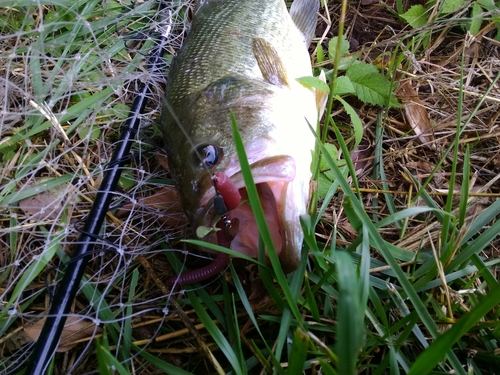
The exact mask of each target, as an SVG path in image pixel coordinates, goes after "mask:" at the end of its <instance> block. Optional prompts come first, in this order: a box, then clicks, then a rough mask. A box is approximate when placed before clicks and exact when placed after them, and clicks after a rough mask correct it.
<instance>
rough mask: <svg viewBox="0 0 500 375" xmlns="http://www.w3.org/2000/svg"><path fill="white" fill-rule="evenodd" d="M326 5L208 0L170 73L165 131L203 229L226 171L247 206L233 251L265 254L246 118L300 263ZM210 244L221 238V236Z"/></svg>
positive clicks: (287, 264)
mask: <svg viewBox="0 0 500 375" xmlns="http://www.w3.org/2000/svg"><path fill="white" fill-rule="evenodd" d="M318 8H319V0H295V2H294V3H293V5H292V8H291V11H290V14H289V12H288V11H287V9H286V6H285V3H284V1H282V0H204V1H200V2H199V3H198V6H197V8H196V10H195V15H194V18H193V22H192V26H191V30H190V32H189V33H188V35H187V37H186V39H185V42H184V44H183V46H182V48H181V49H180V50H179V52H178V53H177V55H176V57H175V58H174V61H173V62H172V65H171V67H170V70H169V74H168V79H167V88H166V101H165V106H164V111H163V118H162V122H163V126H164V132H165V137H166V141H165V143H166V149H167V154H168V157H169V166H170V170H171V173H172V176H173V178H174V180H175V182H176V186H177V188H178V190H179V192H180V194H181V197H182V204H183V207H184V210H185V211H186V213H187V215H188V217H189V219H190V220H191V223H192V225H193V227H194V229H197V228H199V227H213V226H214V225H215V221H216V220H217V218H216V217H217V213H216V212H215V209H214V208H213V197H214V195H215V194H216V191H215V189H214V182H213V180H212V176H213V175H214V173H215V172H222V173H224V174H225V175H226V176H228V177H229V178H230V180H231V182H232V183H233V184H234V185H236V187H237V188H238V189H239V190H240V193H241V196H242V202H243V203H241V204H240V205H239V207H238V208H236V209H235V210H233V211H232V212H231V217H232V218H233V219H234V218H236V219H237V223H238V225H237V228H235V233H233V235H232V237H233V238H232V241H231V248H232V249H233V250H235V251H237V252H240V253H242V254H245V255H248V256H250V257H257V252H258V242H259V241H258V239H259V235H258V229H257V226H256V223H255V220H254V218H253V214H252V210H251V208H250V206H249V204H248V203H247V202H246V197H247V195H246V191H245V186H244V182H243V177H242V175H241V168H240V164H239V161H238V158H237V155H236V150H235V146H234V142H233V134H232V125H231V117H230V116H231V115H230V114H231V112H232V113H233V114H234V117H235V119H236V122H237V125H238V129H239V132H240V135H241V137H242V140H243V143H244V145H245V151H246V154H247V157H248V160H249V163H250V166H251V169H252V175H253V178H254V180H255V183H256V186H257V190H258V192H259V196H260V200H261V203H262V206H263V208H264V212H265V215H266V220H267V223H268V226H269V229H270V232H271V236H272V238H273V243H274V245H275V248H276V251H277V253H278V255H279V257H280V261H281V263H282V266H283V268H284V270H285V271H291V270H293V269H294V268H296V266H297V265H298V262H299V260H300V252H301V248H302V240H303V233H302V229H301V225H300V219H299V218H300V215H303V214H305V213H306V209H307V201H308V197H309V182H310V177H311V172H310V165H311V159H312V151H313V148H314V143H315V138H314V136H313V134H312V132H311V131H310V129H309V126H308V123H309V124H310V125H312V126H314V125H315V124H316V122H317V116H318V110H317V108H316V99H315V93H314V90H313V89H311V88H308V87H305V86H303V85H302V84H300V83H299V82H298V81H297V80H296V79H297V78H299V77H304V76H310V75H311V74H312V72H311V62H310V56H309V54H308V51H307V47H308V45H309V43H310V40H311V38H312V35H313V33H314V29H315V26H316V20H317V11H318ZM207 239H209V240H211V241H215V235H214V234H213V233H212V234H210V235H208V236H207Z"/></svg>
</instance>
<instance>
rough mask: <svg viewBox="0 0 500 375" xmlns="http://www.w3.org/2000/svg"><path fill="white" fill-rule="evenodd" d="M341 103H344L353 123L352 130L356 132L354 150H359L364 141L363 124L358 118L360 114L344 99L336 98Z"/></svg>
mask: <svg viewBox="0 0 500 375" xmlns="http://www.w3.org/2000/svg"><path fill="white" fill-rule="evenodd" d="M336 99H337V100H338V101H339V102H341V103H342V105H343V106H344V109H345V111H346V112H347V114H348V115H349V117H350V119H351V122H352V129H353V130H354V139H355V143H354V147H353V148H352V149H356V148H358V146H359V144H360V143H361V140H362V139H363V123H362V122H361V119H360V118H359V116H358V113H357V112H356V110H355V109H354V108H353V107H351V105H350V104H349V103H347V102H346V101H345V100H344V99H342V98H340V97H337V98H336Z"/></svg>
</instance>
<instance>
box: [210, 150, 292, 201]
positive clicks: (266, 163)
mask: <svg viewBox="0 0 500 375" xmlns="http://www.w3.org/2000/svg"><path fill="white" fill-rule="evenodd" d="M295 168H296V167H295V159H294V158H293V157H291V156H288V155H275V156H269V157H267V158H264V159H260V160H258V161H256V162H254V163H252V164H251V165H250V170H251V171H252V177H253V180H254V183H255V185H258V184H261V183H266V182H267V183H271V182H290V181H292V180H293V179H294V178H295ZM228 177H229V178H230V179H231V182H232V183H233V184H234V185H235V187H236V188H237V189H242V188H245V181H244V178H243V173H242V171H241V169H238V170H236V171H234V173H233V174H231V175H228ZM214 195H215V188H214V187H213V186H212V187H211V188H210V189H208V190H207V192H206V193H205V194H204V195H203V198H202V199H201V202H200V206H201V207H204V206H206V205H207V204H209V202H210V201H213V197H214Z"/></svg>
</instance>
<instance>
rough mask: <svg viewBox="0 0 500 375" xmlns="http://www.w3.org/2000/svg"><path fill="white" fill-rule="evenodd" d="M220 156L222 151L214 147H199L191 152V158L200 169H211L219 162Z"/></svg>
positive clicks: (205, 145) (204, 145)
mask: <svg viewBox="0 0 500 375" xmlns="http://www.w3.org/2000/svg"><path fill="white" fill-rule="evenodd" d="M221 155H222V149H221V148H220V147H219V146H215V145H207V144H203V145H199V146H196V147H195V148H194V149H193V151H192V157H193V160H194V161H195V163H196V164H199V166H200V168H213V167H214V166H215V165H217V163H218V162H219V158H220V156H221Z"/></svg>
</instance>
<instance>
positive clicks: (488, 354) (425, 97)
mask: <svg viewBox="0 0 500 375" xmlns="http://www.w3.org/2000/svg"><path fill="white" fill-rule="evenodd" d="M171 5H172V14H171V19H172V20H173V21H174V22H173V27H172V31H171V35H172V36H171V40H170V47H169V52H170V53H173V51H175V50H176V49H178V48H179V46H180V44H181V42H182V36H183V33H184V31H185V24H186V20H187V19H188V18H189V16H190V14H191V10H189V9H188V8H189V7H188V5H187V4H182V3H181V2H173V3H172V4H171ZM191 5H192V4H191ZM466 5H468V4H465V3H463V2H460V1H458V0H457V1H454V2H451V1H447V2H437V3H428V4H424V5H420V6H418V4H417V5H415V4H412V3H409V4H406V3H403V2H399V1H398V2H396V3H395V4H394V7H391V6H390V5H388V4H384V5H365V6H360V7H358V8H355V7H354V3H347V2H344V3H343V6H341V5H339V4H337V3H334V2H328V4H327V7H322V9H321V11H320V13H321V21H320V24H319V26H318V29H317V38H315V40H314V41H313V46H312V47H311V52H312V56H313V59H314V62H315V65H314V69H315V73H317V74H318V73H319V71H320V70H324V71H325V73H326V76H327V77H328V79H329V81H328V84H329V88H330V92H331V94H332V95H331V96H330V100H329V102H328V105H327V110H326V113H325V116H324V119H325V120H324V121H323V122H322V126H321V127H320V128H319V129H318V134H317V135H318V139H319V140H320V142H318V150H317V158H316V159H317V163H316V167H317V169H316V174H315V176H317V178H316V180H317V181H316V184H317V185H318V189H317V194H316V195H314V196H313V197H312V207H317V210H315V209H311V216H310V217H304V218H303V227H304V233H305V240H304V243H305V249H304V253H303V255H302V256H303V262H302V263H301V265H300V266H299V270H297V271H296V272H295V273H293V274H290V275H284V274H283V272H282V271H281V268H280V267H279V262H278V260H277V258H276V257H274V256H272V255H273V254H274V253H273V252H272V251H270V254H271V257H270V258H271V265H272V267H268V266H265V265H264V263H263V262H255V263H254V264H253V266H251V267H246V268H242V267H241V264H240V263H239V262H238V261H233V262H232V263H231V265H230V268H229V269H228V270H227V271H226V273H225V274H224V275H223V276H221V277H220V278H218V279H216V280H215V281H212V282H207V283H206V284H205V285H198V286H194V287H192V288H188V290H186V291H172V290H168V289H167V288H166V287H165V286H164V284H163V281H164V279H165V278H166V276H167V275H171V274H173V272H174V271H173V269H175V270H179V269H180V268H181V267H192V268H194V267H197V265H198V264H201V263H203V262H204V261H205V260H204V259H203V258H204V257H205V256H204V255H203V254H200V255H199V256H197V255H195V254H194V253H192V252H189V251H188V249H189V248H190V246H192V243H196V241H181V240H182V239H184V238H186V236H187V235H186V232H185V229H186V228H185V227H186V223H185V220H184V219H183V218H182V215H180V214H179V209H178V207H177V206H176V204H175V202H165V200H163V199H156V200H155V199H153V203H152V204H151V201H149V203H148V201H147V200H144V199H145V198H146V197H149V199H151V197H154V196H155V192H157V191H158V190H160V189H162V188H164V187H165V186H167V185H169V184H171V183H172V181H171V180H170V177H169V175H168V173H167V172H166V170H165V168H164V167H163V166H164V165H165V164H166V163H165V156H164V152H163V151H162V150H161V147H159V146H158V145H161V135H160V134H159V132H158V130H157V127H156V125H155V121H157V120H158V118H159V111H160V107H161V104H162V102H161V94H162V91H161V83H162V82H163V77H150V74H148V73H147V72H145V71H144V69H143V61H144V55H145V54H146V53H147V51H149V49H150V47H151V45H152V43H154V35H152V34H151V32H152V31H155V30H157V28H158V27H159V26H160V25H159V24H158V23H157V22H158V18H157V16H156V9H157V8H156V5H155V4H154V3H151V2H143V3H137V4H122V3H119V2H105V3H104V2H101V1H91V2H85V3H84V4H80V3H74V2H65V1H50V0H40V1H39V2H38V3H32V2H23V1H17V2H14V1H12V2H11V3H8V4H6V5H4V8H3V9H1V10H0V28H1V30H2V32H1V33H0V64H1V65H0V68H1V69H0V71H1V72H2V75H1V76H0V91H1V92H2V93H3V94H2V95H0V99H1V100H2V107H3V108H5V110H4V112H2V113H1V114H0V133H1V138H0V358H1V359H0V372H2V373H3V372H6V373H8V372H10V371H14V373H18V371H17V370H16V369H18V370H20V369H21V368H18V367H17V366H18V365H19V364H21V366H22V363H23V361H25V360H26V353H27V352H29V351H30V350H31V348H32V346H33V341H32V337H33V336H34V337H36V332H37V331H36V327H37V324H38V325H39V324H40V323H39V321H40V319H41V318H43V316H44V314H46V313H47V309H48V306H49V303H50V299H49V297H48V294H47V293H48V292H49V291H53V290H54V288H55V287H56V286H57V280H59V279H60V278H61V275H62V273H63V272H64V269H65V264H67V262H70V261H71V256H70V255H71V252H72V249H73V247H74V243H75V241H77V239H78V236H79V233H80V231H81V228H82V221H83V220H84V219H85V215H86V214H87V213H88V211H89V208H90V205H91V203H92V200H93V195H94V193H95V191H96V189H97V188H98V186H99V182H100V179H101V177H102V176H101V174H102V170H103V167H104V165H105V164H106V162H107V160H109V157H110V155H111V152H112V150H113V142H114V141H116V140H117V139H118V132H119V129H120V126H121V125H122V124H123V122H124V119H125V118H126V116H127V113H128V109H129V106H130V104H131V102H132V100H133V98H134V92H136V91H137V88H138V86H139V84H140V82H141V81H143V80H148V79H150V78H153V79H154V80H155V81H156V82H158V86H157V92H156V94H155V96H154V97H152V98H151V99H152V100H151V103H150V107H149V108H148V111H147V113H146V114H145V115H144V121H143V126H142V132H141V134H140V135H139V136H138V141H137V142H136V144H135V145H134V149H133V154H132V155H131V158H130V163H129V165H128V166H127V167H125V169H124V171H123V176H122V179H121V184H120V190H119V191H117V193H116V196H115V199H114V201H113V209H112V210H110V212H109V214H108V216H107V218H106V220H105V224H104V225H103V228H102V231H101V235H100V237H99V238H98V239H96V241H97V246H96V251H95V253H94V254H92V259H91V261H90V263H89V267H88V268H87V270H86V273H85V276H84V279H83V280H82V282H81V289H80V292H79V294H78V296H77V298H76V300H75V302H74V306H73V308H72V311H71V313H70V316H71V317H72V318H73V319H72V320H71V325H72V327H73V328H67V329H65V330H64V331H63V339H64V347H65V348H66V349H62V352H60V353H58V354H56V361H54V362H52V363H51V366H50V368H49V373H54V374H55V373H74V374H86V373H93V372H94V373H95V371H97V369H99V370H98V371H99V373H103V374H105V373H110V374H111V373H120V374H127V373H151V374H154V373H168V374H199V373H203V374H206V373H218V374H226V373H230V374H254V373H255V374H256V373H278V374H303V373H307V374H316V373H324V374H342V375H344V374H346V375H348V374H407V373H409V374H426V373H432V374H445V373H457V374H498V373H499V370H498V368H500V366H499V364H500V363H499V362H500V361H499V359H498V350H499V336H500V325H499V323H498V321H499V314H500V310H499V308H498V303H499V301H500V286H499V284H498V264H499V263H500V260H499V247H500V238H499V236H498V233H499V232H500V220H499V217H500V199H499V197H500V188H499V186H500V185H499V183H498V176H499V163H498V158H499V156H498V154H499V152H500V151H499V150H500V147H499V142H500V132H499V130H498V129H499V125H500V124H499V116H498V113H500V111H499V103H500V96H499V93H498V78H499V77H500V76H499V74H498V73H497V71H498V69H497V67H498V63H499V62H500V54H499V52H498V28H499V24H498V23H499V21H500V20H498V18H495V17H497V16H495V14H496V13H495V12H494V11H495V9H496V10H497V8H496V7H497V6H496V5H495V4H494V3H491V4H490V3H488V2H485V1H477V2H472V7H471V8H470V9H469V8H468V7H467V6H466ZM415 6H417V8H413V7H415ZM478 9H480V10H481V12H479V11H478ZM410 10H411V11H410ZM337 20H338V21H337ZM478 25H479V26H478ZM339 30H340V31H339ZM467 32H473V33H474V37H471V36H470V34H467ZM342 34H344V35H345V39H344V38H342ZM336 36H338V39H333V38H334V37H336ZM332 40H333V41H334V42H330V41H332ZM343 41H348V42H349V43H350V47H349V48H350V49H349V48H348V49H345V44H342V43H345V42H343ZM335 51H337V52H335ZM331 52H333V55H331ZM171 58H172V56H171V54H167V56H166V59H168V60H169V59H171ZM360 61H363V62H365V63H366V64H367V65H370V66H372V67H373V66H376V67H377V68H378V70H379V72H380V73H379V74H380V75H381V76H383V77H384V80H385V81H383V82H384V83H383V84H384V85H385V84H387V85H388V86H387V87H388V90H386V93H385V96H384V95H381V96H380V97H381V98H382V99H383V100H387V102H386V103H393V104H394V102H391V101H390V100H393V99H394V97H392V96H391V95H390V91H391V90H393V91H395V92H397V95H398V96H397V97H398V100H399V102H400V103H401V105H400V106H396V105H392V106H381V105H374V104H373V103H372V102H370V101H369V100H368V98H367V96H366V93H370V92H371V91H370V90H374V87H373V86H369V84H366V83H365V84H363V82H365V81H363V79H360V78H359V77H360V72H359V71H357V72H355V71H353V70H352V69H351V70H349V68H348V66H349V64H352V63H356V64H357V62H360ZM360 66H361V65H360ZM357 69H359V68H357ZM361 69H372V68H371V67H370V68H364V67H363V68H361ZM333 77H345V78H338V82H340V83H342V84H346V82H348V81H349V80H350V81H352V82H353V83H354V84H355V85H354V86H355V87H356V90H364V91H363V92H360V91H356V90H355V91H346V87H347V86H340V84H337V86H335V85H336V83H335V82H336V80H334V79H333ZM377 79H378V78H377ZM380 82H382V81H380ZM363 85H364V86H363ZM384 87H386V86H384ZM375 89H376V88H375ZM405 90H406V91H405ZM384 98H385V99H384ZM391 98H392V99H391ZM235 139H236V142H237V141H238V136H237V134H235ZM239 150H240V152H241V151H242V147H241V145H240V147H239ZM240 156H241V157H240V159H241V160H243V161H244V155H243V154H242V155H240ZM242 170H243V172H244V176H245V179H246V180H245V181H246V182H247V184H248V186H250V187H249V198H250V200H251V204H252V206H253V208H254V211H255V212H259V209H258V207H259V202H258V199H257V197H256V193H255V192H254V191H253V190H252V188H251V186H252V184H251V181H250V179H251V175H250V173H249V171H248V166H247V165H245V163H244V162H242ZM247 180H248V181H247ZM130 203H133V204H130ZM176 207H177V208H176ZM262 216H263V215H262V213H258V214H257V219H258V223H259V228H260V230H261V233H262V234H263V235H262V237H263V238H262V242H263V246H264V245H265V246H267V248H271V247H272V241H270V240H269V238H268V236H266V235H265V233H266V229H267V228H266V225H265V220H264V219H263V217H262ZM214 248H216V247H214ZM37 322H38V323H37ZM89 327H90V328H89Z"/></svg>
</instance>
